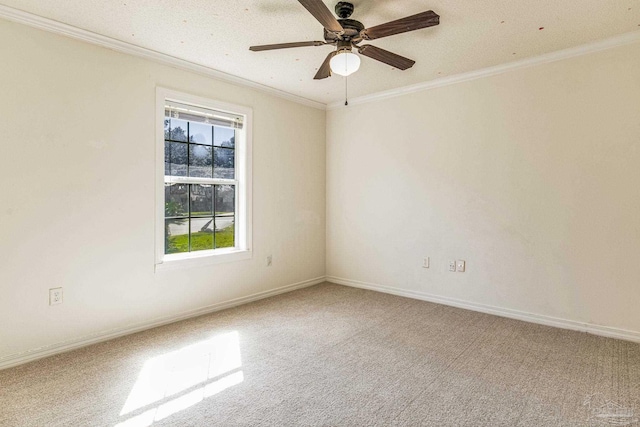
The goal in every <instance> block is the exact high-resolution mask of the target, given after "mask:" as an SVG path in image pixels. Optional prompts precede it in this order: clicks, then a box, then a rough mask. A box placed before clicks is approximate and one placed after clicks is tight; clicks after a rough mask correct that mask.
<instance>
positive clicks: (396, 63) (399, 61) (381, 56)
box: [358, 44, 416, 70]
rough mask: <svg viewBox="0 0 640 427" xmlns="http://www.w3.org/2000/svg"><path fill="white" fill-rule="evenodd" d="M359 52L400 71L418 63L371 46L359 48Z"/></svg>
mask: <svg viewBox="0 0 640 427" xmlns="http://www.w3.org/2000/svg"><path fill="white" fill-rule="evenodd" d="M358 52H360V54H362V55H364V56H368V57H369V58H372V59H375V60H377V61H380V62H384V63H385V64H388V65H391V66H392V67H395V68H397V69H399V70H406V69H408V68H411V67H413V64H415V63H416V61H413V60H411V59H409V58H405V57H404V56H400V55H397V54H395V53H393V52H389V51H388V50H384V49H380V48H379V47H375V46H372V45H370V44H366V45H364V46H358Z"/></svg>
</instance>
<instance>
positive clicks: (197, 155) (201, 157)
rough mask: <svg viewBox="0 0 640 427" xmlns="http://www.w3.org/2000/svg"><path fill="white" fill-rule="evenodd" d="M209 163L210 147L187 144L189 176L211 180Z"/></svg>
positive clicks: (210, 161) (210, 156)
mask: <svg viewBox="0 0 640 427" xmlns="http://www.w3.org/2000/svg"><path fill="white" fill-rule="evenodd" d="M211 163H212V153H211V147H207V146H206V145H193V144H189V176H194V177H199V178H211V173H212V172H211Z"/></svg>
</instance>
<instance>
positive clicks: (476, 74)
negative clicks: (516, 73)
mask: <svg viewBox="0 0 640 427" xmlns="http://www.w3.org/2000/svg"><path fill="white" fill-rule="evenodd" d="M638 42H640V31H633V32H631V33H625V34H622V35H620V36H615V37H611V38H608V39H604V40H600V41H597V42H593V43H588V44H584V45H581V46H577V47H572V48H568V49H563V50H558V51H555V52H550V53H545V54H543V55H539V56H534V57H531V58H526V59H522V60H519V61H514V62H508V63H506V64H501V65H496V66H493V67H488V68H482V69H480V70H475V71H470V72H468V73H461V74H455V75H452V76H447V77H443V78H440V79H436V80H429V81H426V82H422V83H417V84H414V85H410V86H403V87H399V88H395V89H390V90H386V91H382V92H377V93H373V94H370V95H364V96H360V97H356V98H352V99H349V106H352V105H357V104H366V103H369V102H375V101H380V100H383V99H388V98H395V97H397V96H402V95H406V94H410V93H415V92H422V91H425V90H429V89H435V88H439V87H443V86H449V85H453V84H456V83H462V82H466V81H469V80H476V79H481V78H484V77H489V76H495V75H497V74H502V73H506V72H509V71H513V70H518V69H521V68H528V67H534V66H536V65H542V64H546V63H549V62H556V61H561V60H563V59H569V58H574V57H577V56H582V55H587V54H590V53H594V52H599V51H602V50H607V49H613V48H616V47H620V46H625V45H628V44H632V43H638ZM344 107H345V106H344V103H343V102H342V101H339V102H332V103H330V104H327V110H336V109H338V108H344Z"/></svg>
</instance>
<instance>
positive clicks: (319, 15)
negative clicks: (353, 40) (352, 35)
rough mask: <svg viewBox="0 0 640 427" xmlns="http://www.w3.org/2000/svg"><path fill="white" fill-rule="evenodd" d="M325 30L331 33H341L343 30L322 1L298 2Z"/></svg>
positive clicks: (307, 0)
mask: <svg viewBox="0 0 640 427" xmlns="http://www.w3.org/2000/svg"><path fill="white" fill-rule="evenodd" d="M298 1H299V2H300V4H301V5H303V6H304V7H305V9H307V10H308V11H309V13H311V14H312V15H313V17H314V18H316V19H317V20H318V22H320V23H321V24H322V26H323V27H325V28H326V29H327V30H329V31H331V32H332V33H343V32H344V28H342V25H340V23H339V22H338V20H337V19H336V17H335V16H333V13H331V11H330V10H329V8H328V7H327V6H326V5H325V4H324V3H323V2H322V0H298Z"/></svg>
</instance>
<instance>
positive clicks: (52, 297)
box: [49, 288, 62, 305]
mask: <svg viewBox="0 0 640 427" xmlns="http://www.w3.org/2000/svg"><path fill="white" fill-rule="evenodd" d="M56 304H62V288H51V289H49V305H56Z"/></svg>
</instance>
